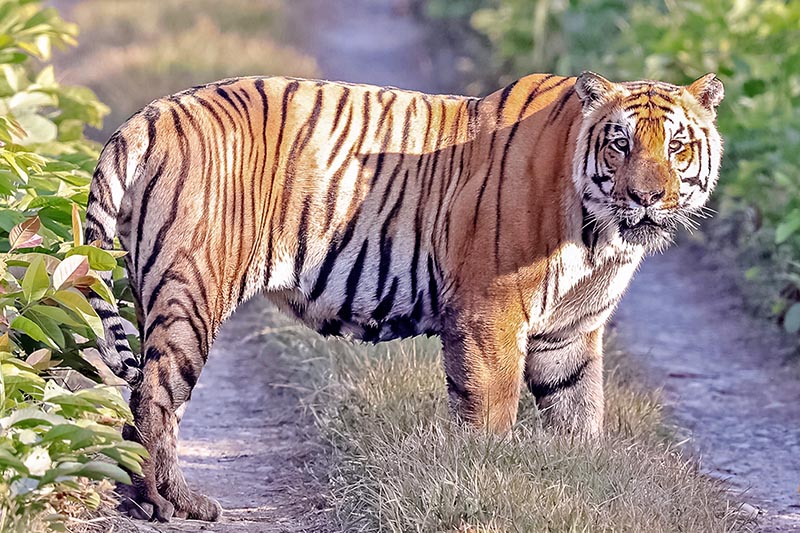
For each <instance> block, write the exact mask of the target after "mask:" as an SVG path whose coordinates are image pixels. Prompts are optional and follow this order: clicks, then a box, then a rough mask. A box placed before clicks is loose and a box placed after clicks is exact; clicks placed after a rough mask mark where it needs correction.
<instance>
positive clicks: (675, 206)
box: [86, 73, 722, 520]
mask: <svg viewBox="0 0 800 533" xmlns="http://www.w3.org/2000/svg"><path fill="white" fill-rule="evenodd" d="M721 98H722V86H721V84H720V83H719V81H718V80H716V78H715V77H714V76H713V75H709V76H705V77H703V78H701V79H699V80H698V81H697V82H695V83H694V84H693V85H691V86H689V87H677V86H673V85H668V84H665V83H661V82H654V81H644V82H631V83H620V84H616V83H611V82H609V81H607V80H605V79H604V78H601V77H600V76H597V75H595V74H591V73H585V74H583V75H581V76H580V77H579V78H577V79H576V78H567V77H559V76H553V75H532V76H528V77H526V78H523V79H521V80H519V81H518V82H515V83H513V84H511V85H509V86H508V87H506V88H504V89H502V90H501V91H498V92H496V93H494V94H492V95H489V96H487V97H485V98H481V99H479V98H468V97H458V96H433V95H426V94H422V93H417V92H412V91H405V90H399V89H394V88H379V87H372V86H366V85H353V84H346V83H331V82H324V81H309V80H300V79H291V78H241V79H230V80H224V81H221V82H217V83H213V84H210V85H207V86H203V87H197V88H194V89H190V90H187V91H185V92H182V93H178V94H175V95H173V96H170V97H166V98H163V99H160V100H156V101H154V102H153V103H151V104H150V105H148V106H147V107H145V108H144V109H143V110H142V111H141V112H139V113H138V114H136V115H134V116H133V117H132V118H131V119H130V120H129V121H128V122H126V123H125V124H124V125H123V126H122V127H121V128H120V129H119V131H117V133H115V134H114V135H113V136H112V137H111V139H110V140H109V142H108V144H107V145H106V147H105V149H104V150H103V153H102V155H101V157H100V161H99V163H98V166H97V170H96V173H95V178H94V180H93V182H92V186H91V194H90V201H89V207H88V209H87V223H86V239H87V241H93V240H95V239H99V240H100V241H101V243H102V245H103V246H104V247H110V246H112V243H113V238H114V236H115V235H118V236H119V239H120V242H121V244H122V246H123V248H124V249H126V250H127V251H128V252H129V253H128V254H127V256H126V261H127V269H128V277H129V280H130V283H131V287H132V289H133V294H134V296H135V298H136V300H137V311H138V316H139V322H140V323H139V327H140V331H141V334H142V346H143V357H142V360H141V361H136V359H135V357H134V356H133V354H132V353H131V351H130V349H129V347H128V346H127V342H126V341H125V337H124V335H123V331H122V328H121V325H120V322H119V317H118V314H117V311H116V309H114V308H113V307H110V306H108V304H104V303H103V302H102V300H101V299H99V298H93V299H92V303H93V305H94V306H95V307H96V309H97V311H98V313H99V314H100V316H101V318H102V319H103V323H104V326H105V327H106V339H105V341H103V342H102V343H101V345H100V349H101V353H102V355H103V358H104V360H105V361H106V362H107V363H108V364H109V366H110V368H111V369H112V370H113V371H114V372H115V373H117V374H118V375H120V376H122V377H124V378H125V379H126V380H128V381H129V382H130V383H131V384H132V388H133V390H132V396H131V406H132V409H133V411H134V413H135V417H136V429H135V430H134V429H133V428H127V430H126V433H127V435H128V436H129V437H131V438H135V439H137V440H139V441H140V442H142V443H143V444H144V445H145V446H146V447H147V449H148V450H149V451H150V454H151V458H150V460H149V461H147V463H146V465H145V469H144V475H143V476H142V477H140V478H137V479H136V488H135V489H136V490H135V491H134V492H133V493H132V494H131V498H132V499H133V500H135V501H136V502H140V503H142V502H147V503H150V504H153V506H154V513H155V518H158V519H160V520H168V519H169V517H170V516H171V515H172V514H173V512H175V511H176V510H177V511H178V512H180V513H182V514H183V515H188V516H191V517H195V518H202V519H214V518H216V517H217V516H218V514H219V507H218V505H217V504H216V503H215V502H214V501H213V500H210V499H208V498H206V497H204V496H201V495H199V494H195V493H193V492H191V491H190V490H189V489H188V488H187V486H186V483H185V481H184V479H183V476H182V475H181V473H180V470H179V468H178V466H177V456H176V451H175V439H176V435H177V425H178V422H179V420H178V418H179V417H178V415H176V411H179V410H180V409H181V407H182V406H183V405H185V402H187V401H188V399H189V397H190V395H191V391H192V388H193V387H194V385H195V384H196V382H197V379H198V377H199V375H200V371H201V369H202V367H203V364H204V363H205V360H206V357H207V355H208V352H209V349H210V347H211V344H212V342H213V339H214V336H215V334H216V332H217V331H218V329H219V326H220V324H221V323H222V322H223V321H224V320H225V319H226V318H227V317H228V316H229V315H230V314H231V313H232V312H233V310H234V309H235V308H236V307H237V306H238V305H240V304H241V303H242V302H243V301H245V300H247V299H248V298H250V297H251V296H253V295H254V294H256V293H259V292H262V293H265V294H266V295H267V296H268V297H269V298H270V299H272V300H273V301H275V302H276V303H277V304H278V305H279V306H280V307H281V308H282V309H284V310H286V311H287V312H289V313H291V314H292V315H294V316H296V317H297V318H298V319H300V320H301V321H303V322H304V323H306V324H308V325H309V326H310V327H312V328H314V329H316V330H317V331H319V332H321V333H323V334H332V335H348V336H351V337H354V338H357V339H363V340H366V341H374V342H377V341H383V340H387V339H392V338H398V337H409V336H413V335H418V334H422V333H428V334H438V335H440V336H441V338H442V342H443V349H444V366H445V370H446V374H447V385H448V390H449V394H450V400H451V405H452V407H453V410H454V413H455V414H456V415H457V416H458V417H460V418H461V419H463V420H464V421H466V422H468V423H471V424H474V425H479V426H486V427H488V428H490V429H492V430H494V431H499V432H505V431H508V430H509V428H510V426H511V425H512V424H513V422H514V420H515V418H516V412H517V403H518V399H519V393H520V390H519V389H520V383H521V382H523V381H524V382H526V383H527V384H528V387H529V388H530V390H531V391H532V392H533V394H534V395H535V396H536V399H537V402H538V403H539V405H540V406H541V407H543V408H546V409H544V411H543V416H544V418H545V419H546V421H549V422H550V423H551V425H553V426H554V427H556V428H561V429H563V430H568V431H575V432H578V433H580V434H585V435H594V434H597V433H598V432H599V431H600V427H601V424H602V415H603V397H602V330H603V324H604V323H605V321H606V320H607V318H608V317H609V315H610V314H611V312H612V311H613V309H614V308H615V306H616V304H617V302H618V301H619V298H620V297H621V295H622V293H623V291H624V289H625V287H626V286H627V284H628V281H629V280H630V278H631V276H632V275H633V272H634V271H635V269H636V268H637V265H638V264H639V261H640V260H641V258H642V256H643V255H644V253H645V252H646V251H647V250H648V249H654V248H658V247H660V246H662V245H664V244H665V243H666V242H668V240H669V236H670V234H671V232H672V230H673V228H674V226H675V225H676V223H678V222H682V221H683V222H685V221H686V220H688V215H690V214H692V213H695V212H698V211H699V210H700V209H701V208H702V206H703V204H704V202H705V200H706V199H707V197H708V194H709V193H710V191H711V189H713V187H714V183H715V181H716V179H717V173H718V170H719V162H720V157H721V141H720V138H719V135H718V134H717V132H716V128H715V126H714V120H715V108H716V106H717V105H718V103H719V101H720V100H721Z"/></svg>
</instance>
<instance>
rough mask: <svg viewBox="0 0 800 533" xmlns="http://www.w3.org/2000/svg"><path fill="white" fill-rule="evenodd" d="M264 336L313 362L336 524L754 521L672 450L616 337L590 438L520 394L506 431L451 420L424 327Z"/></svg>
mask: <svg viewBox="0 0 800 533" xmlns="http://www.w3.org/2000/svg"><path fill="white" fill-rule="evenodd" d="M270 320H271V321H272V322H273V323H277V324H286V321H285V319H283V318H275V317H273V318H271V319H270ZM276 331H277V333H276ZM269 338H270V339H272V340H273V341H275V340H277V341H279V346H280V348H281V349H282V351H283V353H284V354H285V355H284V356H285V357H287V358H289V359H290V361H293V362H294V363H295V364H301V366H303V367H304V368H305V370H306V371H307V372H308V373H310V375H311V376H312V378H311V380H312V383H313V384H314V387H313V388H314V392H313V393H310V394H309V396H308V398H307V402H308V405H309V406H310V407H311V409H312V411H313V413H314V415H315V418H316V421H317V424H318V425H319V428H320V430H321V433H322V435H323V436H324V438H325V439H326V441H327V442H328V443H329V445H330V447H331V450H332V452H331V453H332V459H331V471H330V489H331V493H330V503H331V506H332V508H333V509H334V513H335V519H336V521H337V526H336V527H338V528H339V529H341V530H343V531H504V532H505V531H508V532H516V531H520V532H529V531H559V532H560V531H569V532H578V531H587V532H588V531H592V532H596V531H649V532H658V531H704V532H715V531H736V530H747V529H750V528H751V524H749V523H747V521H746V520H744V519H742V518H741V517H740V516H739V514H738V513H737V506H738V504H737V503H736V502H734V501H732V500H731V499H730V498H728V497H727V495H726V494H725V492H724V489H723V487H722V486H721V484H719V483H718V482H716V481H714V480H712V479H710V478H707V477H705V476H703V475H702V474H700V473H699V471H698V465H697V464H696V463H695V462H693V461H692V460H690V459H688V458H686V457H684V456H683V455H682V453H681V452H680V450H679V449H678V447H677V446H676V445H675V443H674V442H673V441H672V440H671V435H672V432H671V431H670V429H669V427H668V425H667V424H666V422H665V420H664V415H663V412H662V409H661V407H660V405H659V401H658V396H657V395H656V394H655V393H653V392H648V391H646V390H643V389H642V388H640V386H639V385H638V380H637V378H636V375H635V373H633V372H631V371H630V370H626V369H627V367H628V366H629V364H628V363H627V362H626V361H625V356H624V354H622V353H620V352H619V351H616V350H610V353H608V354H607V361H608V367H609V368H611V370H610V371H609V372H608V373H607V379H606V396H607V420H606V434H605V437H604V439H603V440H602V441H600V442H596V443H591V444H588V443H585V442H580V441H573V440H571V439H569V438H565V437H555V436H552V435H549V434H548V433H547V432H545V431H544V430H543V429H542V428H541V426H540V424H539V421H538V418H537V413H536V408H535V406H534V404H533V401H532V399H531V397H530V395H527V394H526V395H525V398H524V400H523V407H522V409H521V414H520V421H519V422H518V424H517V426H516V427H515V429H514V432H513V436H512V437H511V438H506V439H504V438H498V437H495V436H492V435H487V434H483V433H481V432H477V431H472V430H466V429H464V428H461V427H457V426H456V425H455V424H453V423H451V421H450V418H449V416H448V408H447V400H446V398H447V395H446V390H445V385H444V375H443V372H442V368H441V363H440V359H439V357H440V354H439V351H440V348H439V343H438V340H435V339H415V340H413V341H405V342H401V343H399V342H393V343H388V344H383V345H378V346H374V347H367V346H363V345H356V344H352V343H348V342H345V341H339V340H330V339H328V340H326V339H322V338H320V337H319V336H317V335H315V334H313V333H311V332H309V331H308V330H305V329H303V328H301V327H282V328H279V329H278V330H273V331H272V334H271V335H270V336H269Z"/></svg>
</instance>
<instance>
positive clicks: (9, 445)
mask: <svg viewBox="0 0 800 533" xmlns="http://www.w3.org/2000/svg"><path fill="white" fill-rule="evenodd" d="M75 35H76V28H75V26H74V25H71V24H68V23H66V22H64V21H63V20H62V19H61V18H60V17H59V16H58V13H57V12H56V10H55V9H53V8H42V7H41V5H40V4H39V2H38V1H37V0H2V1H0V144H1V145H2V146H0V472H2V478H0V530H2V531H20V532H23V531H25V532H27V531H40V530H54V529H59V528H63V511H64V510H65V509H67V508H68V507H69V504H70V503H73V504H75V503H77V504H78V505H77V508H78V509H84V508H93V507H96V506H97V505H98V504H99V503H100V500H101V492H102V490H103V487H105V488H106V490H107V485H108V484H107V481H106V483H105V485H103V484H102V483H100V482H99V481H100V480H115V481H120V482H128V483H129V482H130V479H129V477H128V474H127V473H126V470H127V471H129V472H139V471H140V463H141V461H142V459H143V457H144V456H145V455H146V452H145V451H144V449H143V448H142V447H141V446H139V445H138V444H135V443H132V442H126V441H124V440H123V439H122V437H121V436H120V432H119V427H120V426H121V425H122V424H123V423H126V422H127V423H131V422H132V417H131V413H130V411H129V410H128V407H127V405H126V404H125V402H124V400H123V399H122V397H121V395H120V393H119V391H118V390H116V389H115V388H112V387H108V386H103V385H94V386H88V387H87V386H85V385H84V386H83V387H82V388H79V389H76V387H75V386H74V383H75V381H76V380H75V379H74V374H75V372H74V371H78V373H79V374H80V375H82V376H86V377H89V378H91V379H93V380H95V381H98V380H99V376H98V373H97V371H96V369H95V368H94V367H93V366H92V365H91V364H89V363H88V362H87V360H86V359H85V358H84V351H85V350H87V349H89V348H92V347H93V346H94V340H95V339H96V338H97V336H102V335H103V328H102V324H101V322H100V318H99V317H98V316H97V314H96V313H95V311H94V310H93V309H92V307H91V306H90V305H89V303H88V301H87V299H86V296H85V292H86V291H87V290H88V289H91V290H93V291H94V292H96V293H97V294H99V295H100V296H101V297H103V298H105V299H106V300H108V301H114V300H115V295H114V293H113V292H112V289H111V288H110V287H109V286H107V285H106V284H105V283H104V282H103V280H102V279H101V278H100V275H99V274H98V273H99V272H102V271H111V270H117V269H118V267H117V260H116V257H117V256H118V255H119V254H116V253H112V252H107V251H104V250H101V249H100V248H97V247H95V246H93V245H92V244H91V243H83V242H82V241H81V235H82V229H81V217H82V216H83V214H84V211H85V206H86V202H87V200H88V188H89V183H90V181H91V172H92V170H93V168H94V164H95V161H96V158H97V155H98V146H97V145H96V144H95V143H92V142H89V141H87V140H86V139H85V138H84V128H85V127H86V126H94V127H99V126H100V125H101V121H102V117H103V115H104V114H105V113H106V112H107V109H106V108H105V106H103V105H102V104H101V103H99V102H98V101H97V100H96V98H95V96H94V95H93V94H92V93H91V91H89V90H88V89H85V88H83V87H67V86H62V85H60V84H58V83H57V81H56V79H55V75H54V72H53V69H52V67H51V66H48V65H46V64H44V63H42V62H44V61H46V60H48V59H49V57H50V52H51V49H52V47H53V46H65V45H71V44H74V43H75ZM117 290H118V291H119V290H120V287H117ZM70 369H71V370H70ZM89 383H91V382H89ZM91 480H94V481H91Z"/></svg>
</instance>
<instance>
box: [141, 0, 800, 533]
mask: <svg viewBox="0 0 800 533" xmlns="http://www.w3.org/2000/svg"><path fill="white" fill-rule="evenodd" d="M408 4H409V3H408V2H407V1H403V0H396V1H394V2H392V1H376V0H337V2H331V1H329V0H295V2H294V3H292V4H291V9H292V11H293V12H294V13H295V14H296V15H297V19H298V21H301V22H302V23H296V24H297V28H295V29H296V32H295V33H296V35H298V40H299V41H300V46H301V47H302V48H304V49H305V50H306V51H307V52H308V53H310V54H311V55H313V56H314V57H316V58H317V61H318V63H319V66H320V68H321V70H322V74H323V76H324V77H326V78H328V79H341V80H347V81H352V82H366V83H374V84H379V85H393V86H399V87H403V88H410V89H418V90H423V91H428V92H440V91H443V90H447V89H452V88H453V86H454V83H453V79H455V76H456V75H457V74H456V72H455V67H454V66H453V65H454V64H455V63H456V61H453V60H452V59H453V58H452V57H448V56H447V55H446V54H445V55H442V53H441V52H436V53H435V54H434V53H432V52H431V51H432V50H437V49H439V48H438V47H435V46H432V45H431V44H430V39H431V37H430V35H429V34H427V33H426V31H425V30H424V29H423V28H422V27H421V26H420V25H419V24H418V23H417V22H415V20H414V17H413V16H411V14H410V13H408V12H407V6H408ZM734 275H735V274H732V273H731V272H730V271H727V270H724V269H721V268H719V267H715V266H714V261H713V260H707V258H704V257H703V252H702V251H701V250H698V249H697V248H694V247H691V246H689V247H687V246H682V247H677V248H674V249H672V250H671V251H669V252H667V253H666V254H664V255H662V256H658V257H653V258H650V259H648V260H647V261H646V262H645V264H644V266H643V268H642V269H641V271H640V272H639V274H638V275H637V276H636V278H635V280H634V282H633V284H632V286H631V288H630V291H629V293H628V294H627V296H626V297H625V298H624V299H623V302H622V305H621V307H620V309H619V312H618V313H617V315H616V317H615V319H614V325H615V328H614V329H615V330H616V332H617V333H616V335H617V338H618V341H619V343H620V344H621V346H622V347H623V348H625V349H626V350H628V351H629V352H631V354H632V356H633V357H634V359H635V360H636V361H637V363H640V364H641V365H642V366H643V367H644V368H645V369H646V371H647V373H648V375H649V379H650V381H651V382H652V384H653V385H655V386H659V387H663V389H664V400H665V402H666V404H667V406H668V407H669V409H670V411H671V413H672V415H673V416H674V419H675V420H676V422H677V424H678V425H679V426H680V427H682V428H685V429H684V430H683V431H685V432H686V434H687V437H688V438H690V441H689V442H688V443H687V449H690V450H694V451H695V453H696V454H697V456H698V457H699V459H700V461H701V464H702V465H703V468H704V470H705V471H707V472H708V473H709V474H711V475H714V476H717V477H720V478H722V479H724V480H726V481H727V482H728V483H729V484H730V486H731V487H732V490H735V491H736V492H737V493H740V494H741V499H742V500H743V501H746V502H748V503H751V504H752V505H755V506H756V507H758V508H759V509H760V510H761V512H762V515H761V517H760V522H759V528H760V529H761V530H763V531H794V530H800V494H798V488H799V486H800V375H798V372H797V371H796V367H792V366H791V365H787V363H786V358H787V354H788V353H789V348H788V346H787V344H786V342H785V341H784V340H783V339H782V338H781V335H780V334H779V333H778V332H777V330H776V329H775V328H773V327H772V326H770V325H768V324H763V323H761V322H759V321H757V320H754V319H752V318H751V317H750V316H749V314H748V313H747V311H746V310H745V309H744V306H743V303H742V300H741V298H740V297H739V296H738V291H737V290H736V286H735V284H734V283H733V281H732V279H733V277H732V276H734ZM266 305H267V304H266V303H265V302H264V301H263V300H260V299H256V300H255V301H253V302H251V303H250V304H248V305H247V306H246V307H245V308H244V309H242V310H240V311H239V312H238V313H237V314H236V315H235V316H234V317H233V318H232V319H231V320H230V321H229V322H228V323H227V324H226V325H225V327H224V328H223V331H222V333H221V335H220V337H219V339H218V340H217V342H216V344H215V346H214V349H213V350H212V353H211V356H210V358H209V362H208V365H207V366H206V369H205V370H204V372H203V375H202V377H201V379H200V383H199V385H198V387H197V389H196V392H195V395H194V398H193V400H192V402H191V404H190V406H189V408H188V411H187V414H186V417H185V418H184V422H183V424H182V426H181V437H180V454H181V462H182V466H183V468H184V472H185V474H186V477H187V479H188V480H189V483H190V485H191V486H193V487H194V488H196V489H198V490H200V491H202V492H204V493H206V494H209V495H211V496H214V497H216V498H218V499H219V500H220V502H221V503H222V505H223V507H224V508H225V512H224V513H223V518H222V521H221V522H218V523H214V524H208V523H201V522H192V521H182V520H175V521H173V522H172V523H170V524H167V525H161V524H144V523H139V522H137V523H136V527H138V528H139V530H140V531H163V532H174V531H199V530H205V531H219V532H237V533H238V532H243V533H244V532H271V531H289V532H299V531H315V532H316V531H324V530H325V529H326V518H327V516H326V510H325V502H324V493H325V484H326V482H325V480H324V461H325V457H324V451H323V449H322V447H321V446H320V445H319V443H318V437H317V436H316V435H315V433H314V429H313V425H312V424H311V423H310V421H309V420H308V418H307V417H305V416H304V415H303V411H302V408H301V405H300V401H299V399H298V395H297V394H295V393H294V392H293V391H291V390H289V389H287V388H286V387H284V386H282V385H288V384H289V383H291V379H290V377H289V376H288V375H287V373H288V369H287V368H286V366H287V365H286V364H285V363H283V362H282V361H281V360H280V357H279V356H278V355H277V354H276V353H275V352H274V350H272V351H271V350H270V349H269V348H267V347H265V346H264V342H263V340H258V339H252V340H247V339H248V335H249V334H251V333H253V332H254V331H259V330H261V329H263V328H264V326H266V324H265V323H264V315H265V308H266ZM793 368H794V369H793Z"/></svg>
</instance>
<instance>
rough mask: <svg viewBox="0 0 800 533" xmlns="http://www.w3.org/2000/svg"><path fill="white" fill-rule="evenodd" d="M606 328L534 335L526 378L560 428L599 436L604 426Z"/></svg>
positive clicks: (548, 419)
mask: <svg viewBox="0 0 800 533" xmlns="http://www.w3.org/2000/svg"><path fill="white" fill-rule="evenodd" d="M602 337H603V328H600V329H598V330H595V331H593V332H591V333H588V334H584V335H579V336H577V337H575V338H573V339H554V338H542V339H532V340H531V342H530V346H529V349H528V357H527V361H526V367H525V381H526V383H527V385H528V389H529V390H530V391H531V393H532V394H533V396H534V397H535V398H536V404H537V406H538V407H539V412H540V415H541V417H542V420H543V422H544V425H545V427H549V428H551V429H553V430H555V431H556V432H561V433H568V434H573V435H577V436H579V437H590V438H591V437H597V436H599V435H600V433H601V431H602V428H603V351H602Z"/></svg>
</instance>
